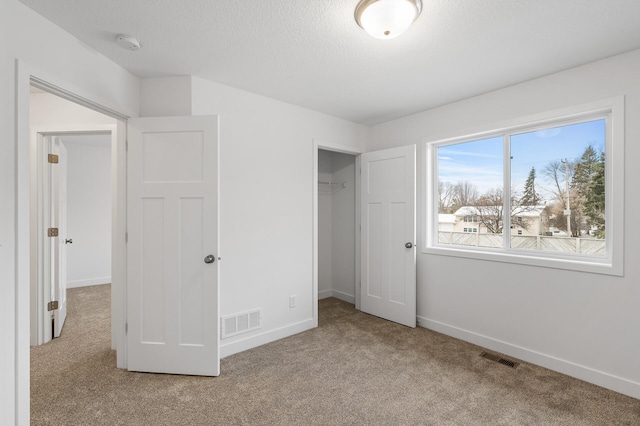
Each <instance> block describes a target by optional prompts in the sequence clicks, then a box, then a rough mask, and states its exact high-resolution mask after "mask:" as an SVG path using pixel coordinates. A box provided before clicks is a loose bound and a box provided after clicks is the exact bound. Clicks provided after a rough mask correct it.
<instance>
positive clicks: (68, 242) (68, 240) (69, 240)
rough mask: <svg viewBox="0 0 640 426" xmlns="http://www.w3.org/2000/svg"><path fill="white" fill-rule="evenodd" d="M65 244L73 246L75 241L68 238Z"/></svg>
mask: <svg viewBox="0 0 640 426" xmlns="http://www.w3.org/2000/svg"><path fill="white" fill-rule="evenodd" d="M64 243H65V244H73V240H72V239H71V238H67V239H66V240H64Z"/></svg>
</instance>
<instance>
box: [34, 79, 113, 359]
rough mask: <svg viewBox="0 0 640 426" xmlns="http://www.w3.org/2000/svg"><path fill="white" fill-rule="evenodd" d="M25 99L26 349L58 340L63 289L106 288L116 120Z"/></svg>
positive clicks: (41, 96)
mask: <svg viewBox="0 0 640 426" xmlns="http://www.w3.org/2000/svg"><path fill="white" fill-rule="evenodd" d="M30 92H31V93H30V94H29V98H30V99H29V101H30V102H29V117H30V123H29V127H30V152H31V155H30V156H31V172H30V174H31V188H30V194H31V195H30V199H31V213H30V217H31V226H30V228H31V232H30V234H31V297H30V300H31V303H30V305H31V309H30V311H31V321H30V322H31V326H30V335H31V337H30V344H31V345H32V346H35V345H39V344H42V343H46V342H47V341H49V340H51V339H52V338H53V337H54V336H55V337H57V336H58V335H59V334H60V331H61V329H62V326H63V323H64V318H65V316H64V313H65V312H66V294H65V293H66V288H67V287H81V286H87V285H96V284H108V283H111V281H112V277H111V275H112V264H111V253H112V244H111V243H112V240H113V237H112V223H113V222H114V217H115V216H114V215H115V210H114V208H113V207H114V206H113V203H112V199H113V197H114V196H115V191H114V183H115V182H117V176H116V169H115V167H114V164H113V162H112V153H113V152H114V148H115V145H116V142H117V135H116V129H117V120H116V119H115V118H112V117H109V116H106V115H104V114H101V113H99V112H96V111H93V110H91V109H89V108H86V107H84V106H81V105H79V104H76V103H74V102H71V101H68V100H65V99H63V98H61V97H58V96H56V95H54V94H51V93H48V92H45V91H43V90H40V89H37V88H35V87H33V86H31V90H30ZM54 149H55V151H56V152H55V153H54V152H53V151H52V150H54ZM50 151H51V152H50ZM61 152H62V153H64V155H61V154H60V153H61ZM51 155H52V156H53V157H51ZM56 156H57V157H56ZM52 158H53V159H52ZM63 170H64V172H62V171H63ZM65 194H66V197H65V201H64V203H63V204H64V208H59V206H61V205H62V204H61V203H59V202H58V201H59V200H60V196H61V195H65ZM74 243H75V245H74Z"/></svg>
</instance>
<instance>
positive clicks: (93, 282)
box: [67, 277, 111, 288]
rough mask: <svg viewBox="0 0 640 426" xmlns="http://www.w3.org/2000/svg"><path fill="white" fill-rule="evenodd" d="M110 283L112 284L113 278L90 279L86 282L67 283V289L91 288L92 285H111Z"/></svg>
mask: <svg viewBox="0 0 640 426" xmlns="http://www.w3.org/2000/svg"><path fill="white" fill-rule="evenodd" d="M109 283H111V277H98V278H89V279H86V280H74V281H67V288H76V287H89V286H91V285H98V284H109Z"/></svg>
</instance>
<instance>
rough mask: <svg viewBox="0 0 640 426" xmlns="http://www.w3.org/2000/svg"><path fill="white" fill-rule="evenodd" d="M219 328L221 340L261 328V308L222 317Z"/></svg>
mask: <svg viewBox="0 0 640 426" xmlns="http://www.w3.org/2000/svg"><path fill="white" fill-rule="evenodd" d="M220 328H221V330H220V338H221V339H226V338H227V337H232V336H237V335H238V334H242V333H248V332H249V331H253V330H257V329H259V328H262V308H258V309H254V310H252V311H246V312H241V313H238V314H233V315H227V316H224V317H222V321H221V324H220Z"/></svg>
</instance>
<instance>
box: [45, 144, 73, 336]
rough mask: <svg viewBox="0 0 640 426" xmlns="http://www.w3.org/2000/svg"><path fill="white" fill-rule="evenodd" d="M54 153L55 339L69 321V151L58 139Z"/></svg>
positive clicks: (53, 267)
mask: <svg viewBox="0 0 640 426" xmlns="http://www.w3.org/2000/svg"><path fill="white" fill-rule="evenodd" d="M51 153H52V154H54V155H57V156H58V162H57V163H54V164H49V166H50V167H49V170H50V173H51V180H50V182H51V198H50V200H51V216H50V217H51V219H52V220H53V224H52V227H55V228H58V236H57V237H55V238H49V240H50V244H51V245H52V247H51V255H52V259H51V274H52V276H51V284H52V289H51V294H52V295H53V300H55V301H57V302H58V307H57V308H56V309H53V310H52V312H53V337H60V333H61V332H62V327H63V326H64V321H65V319H66V318H67V241H68V234H67V148H66V147H65V146H64V144H63V143H62V141H61V140H60V139H59V138H58V137H55V136H54V137H51Z"/></svg>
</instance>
